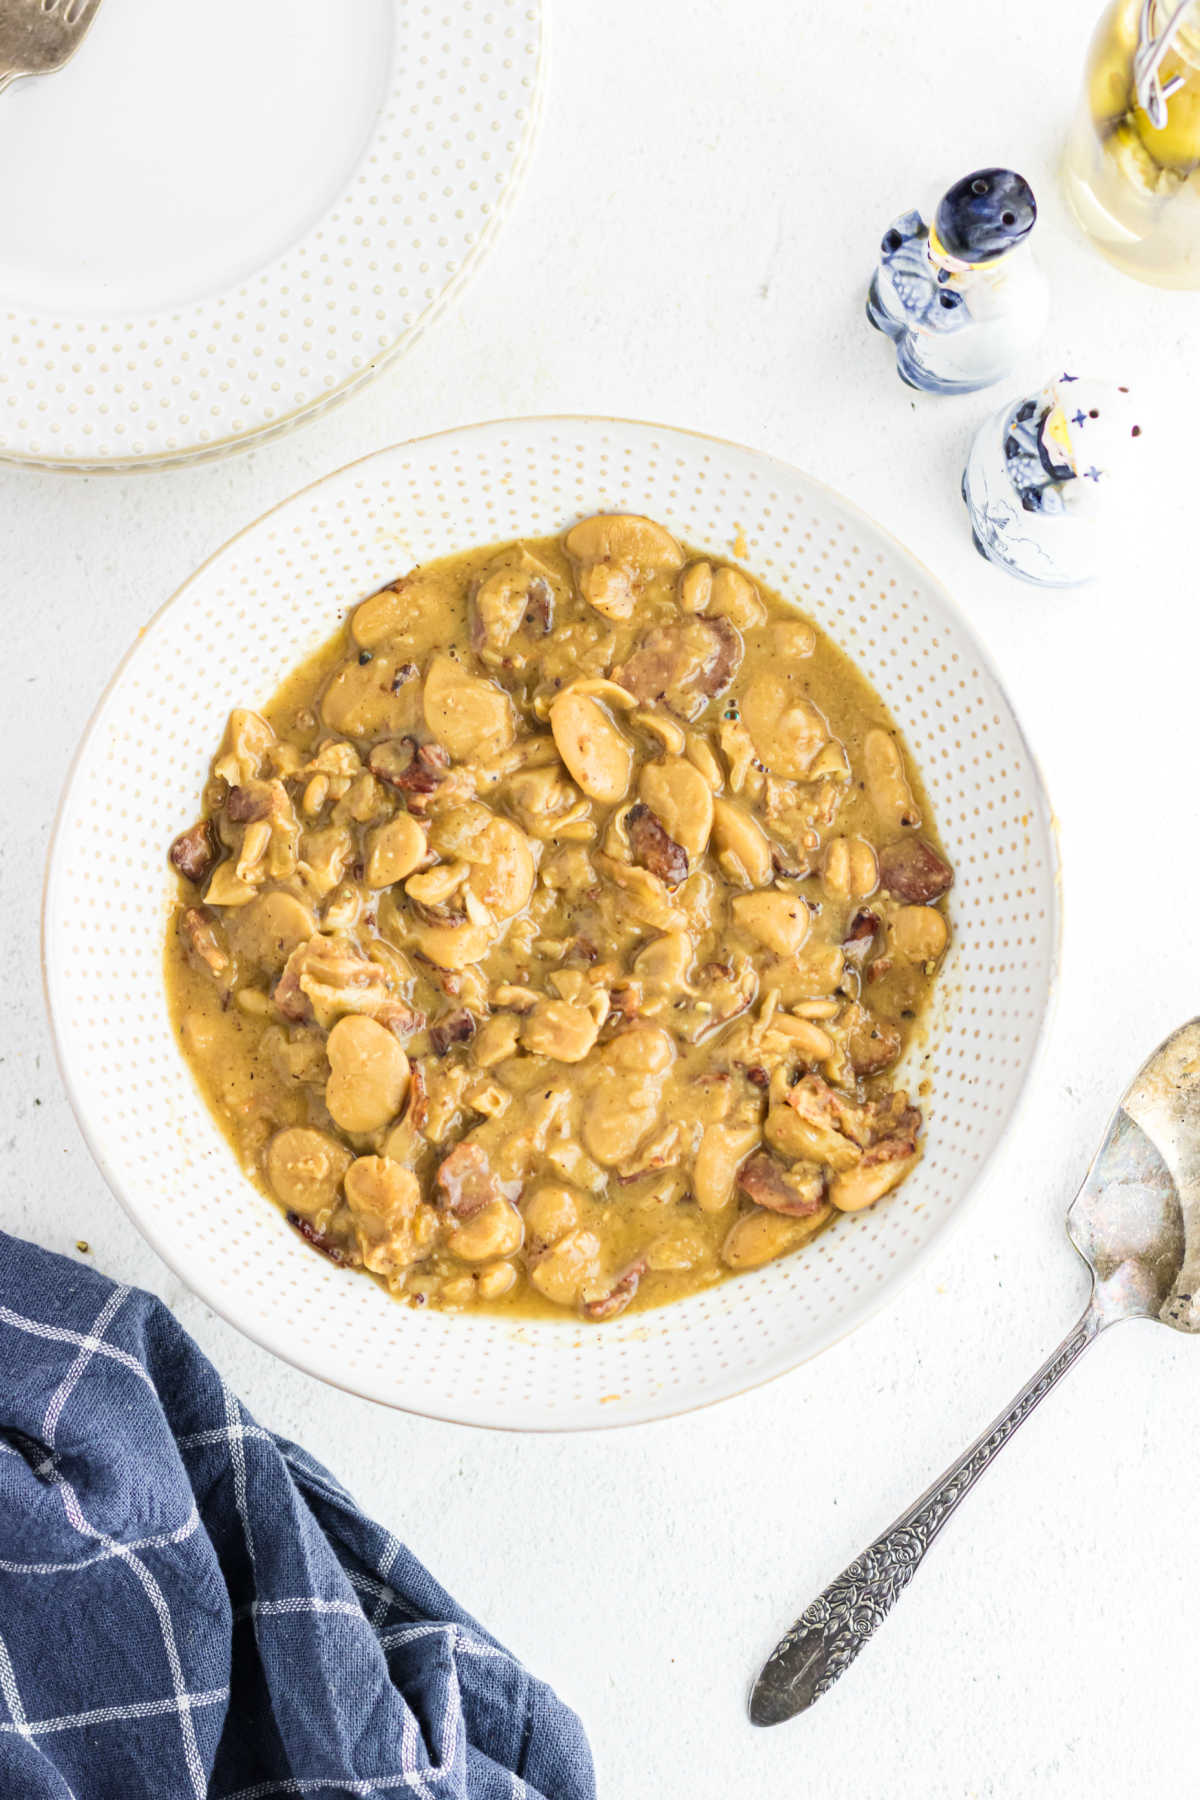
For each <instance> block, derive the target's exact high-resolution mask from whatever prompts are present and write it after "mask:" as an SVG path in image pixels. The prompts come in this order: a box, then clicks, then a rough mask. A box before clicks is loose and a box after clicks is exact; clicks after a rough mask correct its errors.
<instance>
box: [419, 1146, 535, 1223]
mask: <svg viewBox="0 0 1200 1800" xmlns="http://www.w3.org/2000/svg"><path fill="white" fill-rule="evenodd" d="M437 1186H438V1201H437V1203H438V1205H439V1206H440V1207H441V1209H442V1211H443V1212H448V1213H450V1214H452V1215H453V1217H454V1218H456V1219H470V1218H473V1217H474V1216H475V1214H476V1213H477V1212H481V1211H482V1210H483V1208H484V1207H485V1206H488V1205H490V1203H491V1202H492V1201H493V1200H515V1199H516V1197H517V1195H518V1193H519V1192H520V1183H519V1182H515V1181H501V1179H500V1177H499V1176H498V1175H497V1174H496V1173H495V1171H494V1170H493V1168H492V1165H491V1163H490V1162H489V1161H488V1159H487V1152H486V1151H485V1150H483V1149H481V1147H480V1146H479V1145H478V1144H469V1143H464V1144H456V1145H455V1146H454V1149H453V1150H452V1151H451V1152H450V1154H449V1156H448V1157H446V1159H445V1161H444V1162H443V1163H442V1165H441V1167H440V1168H439V1169H438V1172H437Z"/></svg>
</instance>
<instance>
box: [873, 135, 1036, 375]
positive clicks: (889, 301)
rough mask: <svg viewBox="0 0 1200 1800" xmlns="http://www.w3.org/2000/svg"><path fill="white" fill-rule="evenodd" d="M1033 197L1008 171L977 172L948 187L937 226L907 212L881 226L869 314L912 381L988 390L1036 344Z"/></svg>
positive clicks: (1021, 180)
mask: <svg viewBox="0 0 1200 1800" xmlns="http://www.w3.org/2000/svg"><path fill="white" fill-rule="evenodd" d="M1036 219H1037V202H1036V201H1035V200H1034V197H1033V190H1032V188H1031V187H1030V186H1029V183H1028V182H1027V181H1026V180H1025V179H1024V178H1023V177H1022V176H1020V175H1017V174H1015V173H1014V172H1013V170H1011V169H977V170H975V172H974V174H971V175H964V176H963V178H962V180H961V181H956V182H955V184H954V186H953V187H952V188H950V189H949V190H948V191H947V192H946V193H945V194H943V196H942V198H941V200H940V201H939V203H938V206H937V210H936V212H935V214H934V220H933V224H932V225H928V224H926V222H925V220H924V219H923V218H922V216H921V214H920V213H919V212H916V211H913V212H907V213H905V214H904V215H903V217H902V218H899V219H897V220H896V221H895V223H894V224H893V225H892V226H891V227H890V228H889V229H888V230H887V231H886V232H885V233H884V236H883V242H882V244H881V245H880V252H879V262H878V265H877V266H876V269H875V274H874V276H873V277H872V280H871V287H870V291H869V293H868V296H867V317H868V319H869V320H870V321H871V323H872V325H874V326H876V327H877V329H878V330H880V331H882V332H885V333H886V335H887V336H888V337H890V338H891V339H892V340H893V342H894V343H895V346H896V368H897V370H898V372H899V374H900V377H901V380H903V381H906V382H907V383H908V384H909V386H910V387H914V388H921V389H923V390H924V391H925V392H926V393H930V394H969V393H972V392H974V390H975V389H976V388H983V387H990V386H991V384H992V383H993V382H995V381H1000V380H1002V379H1003V377H1004V376H1005V375H1007V374H1008V373H1009V372H1010V370H1011V369H1012V367H1013V365H1014V363H1015V362H1016V361H1017V359H1018V358H1019V357H1020V356H1021V355H1022V354H1023V353H1024V352H1025V351H1026V350H1028V349H1029V348H1030V346H1031V345H1032V344H1033V343H1035V342H1036V340H1037V338H1038V337H1039V336H1040V335H1041V332H1042V330H1043V328H1044V326H1045V323H1046V315H1047V312H1048V310H1049V296H1048V291H1047V287H1046V281H1045V277H1044V276H1043V275H1042V272H1041V270H1040V269H1039V268H1038V266H1037V264H1036V263H1035V262H1034V260H1033V252H1032V250H1031V249H1030V247H1029V242H1028V240H1029V235H1030V233H1031V231H1032V230H1033V226H1034V222H1035V220H1036Z"/></svg>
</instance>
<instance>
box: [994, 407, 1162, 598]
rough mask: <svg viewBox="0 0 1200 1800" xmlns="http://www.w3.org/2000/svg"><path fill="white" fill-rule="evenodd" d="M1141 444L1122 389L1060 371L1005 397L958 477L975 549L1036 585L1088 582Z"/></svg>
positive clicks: (1122, 505) (1126, 506) (1126, 507)
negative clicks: (1034, 388) (1034, 389)
mask: <svg viewBox="0 0 1200 1800" xmlns="http://www.w3.org/2000/svg"><path fill="white" fill-rule="evenodd" d="M1143 442H1144V439H1143V434H1142V428H1141V425H1140V423H1139V422H1138V408H1137V405H1136V403H1135V402H1134V399H1133V396H1132V395H1131V393H1130V391H1129V389H1128V388H1127V387H1118V386H1115V385H1113V384H1112V383H1110V382H1106V381H1090V380H1084V379H1081V378H1080V377H1079V376H1076V375H1070V374H1063V375H1058V376H1056V377H1055V378H1054V379H1053V380H1052V381H1048V382H1047V383H1046V385H1045V386H1044V387H1043V388H1041V389H1040V390H1039V392H1038V393H1036V394H1029V395H1025V396H1023V397H1022V398H1020V399H1018V400H1016V401H1013V402H1010V404H1009V405H1008V406H1006V407H1004V408H1003V409H1002V410H1001V411H1000V412H998V413H996V414H994V416H993V417H992V418H990V419H989V420H987V422H986V423H985V424H984V425H982V426H981V427H980V429H979V431H978V432H977V434H976V437H975V441H974V443H973V444H972V446H971V453H970V455H969V456H968V458H967V466H966V469H965V471H964V473H963V482H962V491H963V499H964V500H965V501H966V503H967V513H968V516H969V517H970V521H971V534H972V536H973V537H974V539H975V548H976V549H977V550H978V551H979V553H980V555H981V556H985V557H986V558H987V559H988V561H989V562H993V563H995V564H996V565H997V566H998V567H999V568H1001V569H1006V570H1007V571H1008V573H1009V574H1010V575H1016V576H1019V577H1020V579H1021V580H1022V581H1032V582H1036V583H1037V584H1038V585H1039V586H1042V587H1074V586H1076V585H1077V584H1078V583H1080V582H1084V581H1091V580H1093V579H1094V578H1095V576H1096V575H1097V574H1098V573H1099V572H1100V568H1101V565H1102V563H1103V561H1104V558H1105V552H1106V545H1107V544H1108V542H1109V541H1110V538H1111V535H1112V533H1113V532H1114V530H1116V529H1119V527H1120V524H1121V522H1122V520H1123V519H1127V518H1128V515H1129V511H1130V507H1131V504H1132V502H1133V494H1132V491H1131V490H1133V489H1134V488H1135V485H1136V477H1137V476H1138V474H1139V473H1140V471H1139V469H1138V462H1139V460H1140V454H1141V452H1140V449H1139V446H1140V445H1141V444H1142V443H1143Z"/></svg>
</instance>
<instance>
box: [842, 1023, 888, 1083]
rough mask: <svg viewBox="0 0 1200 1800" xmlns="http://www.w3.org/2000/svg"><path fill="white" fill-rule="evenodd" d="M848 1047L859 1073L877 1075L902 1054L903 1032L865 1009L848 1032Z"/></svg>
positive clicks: (852, 1062)
mask: <svg viewBox="0 0 1200 1800" xmlns="http://www.w3.org/2000/svg"><path fill="white" fill-rule="evenodd" d="M846 1050H847V1053H848V1055H849V1057H850V1062H851V1066H852V1067H853V1069H854V1073H855V1074H856V1075H878V1073H879V1071H880V1070H881V1069H886V1068H887V1066H888V1064H889V1063H893V1062H895V1060H896V1058H897V1057H898V1056H899V1054H900V1033H899V1032H898V1031H897V1029H896V1027H895V1026H894V1025H889V1024H887V1023H886V1021H885V1020H883V1019H877V1018H876V1017H875V1016H874V1014H873V1013H869V1012H867V1011H866V1010H865V1009H864V1010H863V1014H862V1018H861V1019H859V1020H857V1021H856V1022H855V1024H854V1026H853V1027H852V1029H851V1030H850V1031H849V1032H848V1033H847V1036H846Z"/></svg>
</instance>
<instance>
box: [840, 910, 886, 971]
mask: <svg viewBox="0 0 1200 1800" xmlns="http://www.w3.org/2000/svg"><path fill="white" fill-rule="evenodd" d="M878 930H879V916H878V914H877V913H873V912H868V911H867V910H866V909H865V908H863V909H862V910H861V911H859V912H856V913H855V915H854V917H853V918H852V919H851V921H850V924H849V926H848V928H847V931H846V935H845V937H844V938H843V939H842V955H843V956H844V957H845V958H846V961H847V962H848V963H854V964H855V966H856V967H858V968H861V967H862V965H863V964H864V963H865V962H866V960H867V958H868V956H870V954H871V949H872V947H873V945H874V943H875V936H876V933H877V932H878Z"/></svg>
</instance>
